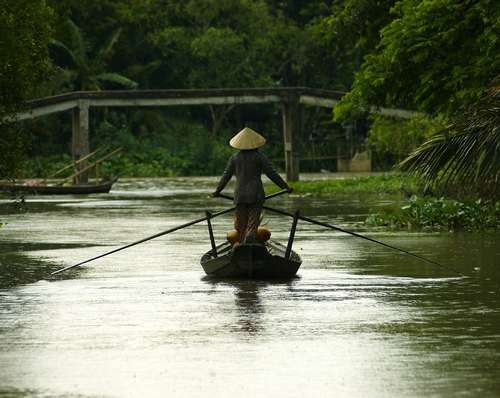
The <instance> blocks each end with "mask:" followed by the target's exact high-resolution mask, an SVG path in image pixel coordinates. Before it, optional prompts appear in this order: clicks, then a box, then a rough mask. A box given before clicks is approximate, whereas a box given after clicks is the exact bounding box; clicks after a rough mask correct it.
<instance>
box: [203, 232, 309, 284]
mask: <svg viewBox="0 0 500 398" xmlns="http://www.w3.org/2000/svg"><path fill="white" fill-rule="evenodd" d="M286 249H287V248H286V247H285V246H283V245H282V244H280V243H278V242H275V241H268V242H266V244H258V243H255V244H245V243H244V244H241V245H239V246H237V247H235V248H234V249H233V248H232V246H231V244H230V243H224V244H222V245H220V246H218V247H217V255H216V256H215V255H214V251H213V249H212V250H210V251H208V252H207V253H205V254H204V255H203V256H202V258H201V261H200V263H201V265H202V267H203V269H204V271H205V272H206V274H207V275H209V276H212V277H217V278H251V279H276V278H290V277H293V276H295V274H296V273H297V271H298V270H299V268H300V266H301V264H302V260H301V258H300V256H299V255H298V254H297V253H296V252H294V251H293V250H290V252H289V255H288V257H287V255H286V251H287V250H286Z"/></svg>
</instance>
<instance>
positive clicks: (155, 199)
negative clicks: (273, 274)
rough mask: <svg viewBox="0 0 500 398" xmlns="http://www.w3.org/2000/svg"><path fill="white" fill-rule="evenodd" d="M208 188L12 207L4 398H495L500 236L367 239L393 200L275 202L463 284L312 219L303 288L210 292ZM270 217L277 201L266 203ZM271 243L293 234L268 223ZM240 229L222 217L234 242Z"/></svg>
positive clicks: (2, 327)
mask: <svg viewBox="0 0 500 398" xmlns="http://www.w3.org/2000/svg"><path fill="white" fill-rule="evenodd" d="M214 185H215V180H214V179H210V178H185V179H158V180H132V181H124V182H120V183H119V184H117V185H116V186H115V188H114V190H113V191H112V192H111V193H110V194H109V195H94V196H89V197H78V196H72V197H55V196H53V197H35V198H28V200H27V203H26V205H25V210H26V211H25V212H23V213H19V212H16V211H14V209H13V205H12V203H11V202H10V201H8V200H3V201H1V202H0V218H1V221H4V222H5V221H6V222H7V223H8V224H7V225H6V226H4V227H3V228H2V229H0V397H16V398H17V397H68V396H75V397H76V396H77V397H166V396H168V397H197V396H203V397H264V396H266V397H267V396H268V397H287V398H291V397H329V396H332V397H424V396H425V397H456V396H464V397H479V396H481V397H498V396H500V291H499V284H500V271H499V269H500V268H499V265H500V248H499V242H500V234H498V233H496V234H495V233H489V234H487V233H485V234H470V233H469V234H467V233H462V234H459V233H415V232H413V233H410V232H398V233H388V232H382V231H373V230H372V231H363V225H362V223H361V221H362V220H363V219H364V218H365V216H366V214H367V213H368V212H369V211H370V209H371V210H374V209H375V210H376V208H377V207H378V206H382V205H384V204H386V203H387V200H386V199H384V198H376V197H375V198H373V197H372V198H359V197H350V198H347V197H336V198H325V197H321V198H318V197H316V198H313V197H310V196H304V197H300V196H298V195H291V196H288V197H280V198H275V199H272V204H273V205H274V206H275V207H278V208H281V209H285V210H288V211H293V210H294V209H296V208H300V209H302V212H303V214H305V215H308V216H310V217H313V218H314V217H316V218H318V219H320V220H323V221H328V222H331V223H335V224H337V225H339V226H341V227H344V228H347V229H354V230H357V231H363V233H366V234H367V235H369V236H371V237H373V238H375V239H378V240H382V241H384V242H387V243H389V244H392V245H395V246H399V247H402V248H405V249H407V250H410V251H413V252H415V253H417V254H419V255H423V256H427V257H429V258H430V259H432V260H434V261H438V262H440V263H442V264H444V265H446V266H447V267H451V268H453V269H455V270H458V271H460V272H462V273H464V274H466V275H468V276H467V277H461V276H457V275H456V274H455V273H453V272H452V271H449V270H447V269H440V268H437V267H434V266H432V265H429V264H426V263H424V262H421V261H418V260H415V259H412V258H410V257H407V256H403V255H399V254H397V253H395V252H393V251H390V250H388V249H385V248H384V247H381V246H377V245H375V244H373V243H370V242H367V241H363V240H360V239H357V238H354V237H352V236H349V235H343V234H341V233H337V232H333V231H329V230H324V229H322V228H321V227H316V226H313V225H306V224H304V223H299V228H298V232H297V237H296V241H295V244H294V248H295V250H296V251H297V252H298V253H299V254H300V255H301V256H302V259H303V265H302V267H301V269H300V270H299V276H298V277H297V278H295V279H292V280H288V281H277V282H252V281H247V282H245V281H211V280H208V279H207V278H206V277H204V273H203V270H202V268H201V266H200V265H199V259H200V256H201V254H202V253H203V252H205V251H207V250H208V249H209V243H208V237H207V230H206V225H205V224H199V225H195V226H193V227H190V228H188V229H184V230H181V231H179V232H176V233H174V234H172V235H167V236H164V237H161V238H159V239H156V240H153V241H150V242H148V243H143V244H141V245H138V246H135V247H133V248H130V249H128V250H125V251H123V252H121V253H117V254H114V255H112V256H109V257H106V258H103V259H100V260H97V261H95V262H92V263H90V264H88V266H86V267H84V268H79V269H75V270H73V271H70V272H68V273H65V274H62V275H61V276H60V277H57V278H55V277H53V278H49V277H48V275H49V273H50V272H51V271H54V270H56V269H58V268H60V267H63V266H67V265H71V264H73V263H75V262H78V261H81V260H83V259H86V258H89V257H92V256H95V255H97V254H100V253H102V252H104V251H107V250H110V249H112V248H115V247H117V246H119V245H123V244H126V243H129V242H131V241H134V240H138V239H141V238H143V237H146V236H149V235H153V234H155V233H157V232H160V231H163V230H166V229H169V228H171V227H173V226H176V225H178V224H182V223H184V222H186V221H189V220H192V219H195V218H199V217H203V216H204V211H205V209H210V210H213V211H217V210H222V209H224V208H226V207H227V206H228V203H226V202H224V201H223V200H222V199H212V198H207V194H208V193H209V192H211V191H212V190H213V187H214ZM269 205H271V203H270V202H269ZM265 220H266V221H267V222H268V225H269V227H270V228H271V230H272V233H273V238H275V239H277V240H280V241H283V242H284V241H286V239H287V235H288V231H289V228H290V225H291V221H290V220H288V219H283V218H280V217H277V216H274V215H272V214H269V213H266V214H265ZM230 226H231V216H230V215H228V216H223V217H220V218H218V219H215V220H214V228H215V233H216V238H217V240H218V241H219V242H221V241H222V239H223V237H224V235H225V232H226V231H227V230H228V229H229V228H230Z"/></svg>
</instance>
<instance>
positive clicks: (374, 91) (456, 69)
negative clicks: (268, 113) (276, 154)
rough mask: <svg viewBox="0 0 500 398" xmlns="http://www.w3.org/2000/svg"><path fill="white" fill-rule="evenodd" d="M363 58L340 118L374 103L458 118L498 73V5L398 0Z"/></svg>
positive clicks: (480, 0)
mask: <svg viewBox="0 0 500 398" xmlns="http://www.w3.org/2000/svg"><path fill="white" fill-rule="evenodd" d="M391 13H392V16H393V19H392V21H391V22H390V23H389V24H388V25H386V26H385V27H383V28H382V29H381V30H380V37H381V38H380V42H379V43H378V45H377V47H376V49H375V50H374V51H373V52H371V53H369V54H368V55H366V56H365V58H364V62H363V64H362V66H361V69H360V71H359V72H357V73H356V75H355V80H354V83H353V87H352V90H351V91H350V93H349V94H348V95H347V96H346V97H345V98H344V99H343V100H342V102H341V104H340V106H338V107H337V108H336V109H335V118H336V119H337V120H343V119H349V118H352V117H356V116H359V115H360V114H363V112H366V111H367V110H369V108H370V107H371V106H372V105H384V106H393V107H401V108H406V109H416V110H420V111H424V112H427V113H429V114H444V115H448V116H451V115H454V114H456V113H457V112H459V111H460V109H462V108H463V107H464V106H466V105H469V104H471V103H473V102H474V101H476V100H477V99H478V98H479V96H480V95H481V93H482V91H483V89H484V87H486V86H487V85H488V83H489V82H490V81H491V80H492V79H493V78H494V77H495V76H496V74H498V71H499V70H500V40H498V37H499V32H500V3H498V1H495V0H474V1H473V0H466V1H463V0H400V1H397V2H396V3H395V5H394V7H393V8H392V9H391Z"/></svg>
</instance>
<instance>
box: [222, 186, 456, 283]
mask: <svg viewBox="0 0 500 398" xmlns="http://www.w3.org/2000/svg"><path fill="white" fill-rule="evenodd" d="M221 197H222V198H225V199H232V198H230V197H228V196H225V195H221ZM262 208H263V209H266V210H269V211H272V212H274V213H277V214H281V215H284V216H288V217H292V218H293V217H294V215H293V214H292V213H288V212H286V211H283V210H279V209H274V208H272V207H269V206H262ZM299 219H300V220H302V221H307V222H309V223H311V224H316V225H319V226H322V227H325V228H329V229H333V230H336V231H340V232H344V233H346V234H349V235H352V236H356V237H358V238H361V239H365V240H368V241H370V242H373V243H378V244H379V245H382V246H385V247H387V248H389V249H392V250H396V251H399V252H401V253H404V254H407V255H409V256H412V257H415V258H418V259H420V260H423V261H426V262H428V263H429V264H433V265H437V266H438V267H441V268H443V269H446V270H449V271H453V272H455V273H456V274H458V275H460V276H465V275H464V274H462V273H461V272H459V271H457V270H455V269H453V268H451V267H446V266H444V265H442V264H439V263H438V262H436V261H433V260H429V259H428V258H425V257H423V256H419V255H418V254H415V253H412V252H409V251H407V250H403V249H400V248H399V247H396V246H392V245H389V244H387V243H384V242H380V241H378V240H376V239H373V238H369V237H368V236H364V235H361V234H358V233H356V232H352V231H348V230H346V229H343V228H340V227H336V226H335V225H332V224H328V223H325V222H322V221H317V220H313V219H312V218H309V217H304V216H299Z"/></svg>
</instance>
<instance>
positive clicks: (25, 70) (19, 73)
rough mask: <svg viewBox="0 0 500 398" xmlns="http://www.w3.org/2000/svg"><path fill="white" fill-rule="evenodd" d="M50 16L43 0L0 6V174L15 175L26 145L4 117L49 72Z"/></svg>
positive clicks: (31, 94)
mask: <svg viewBox="0 0 500 398" xmlns="http://www.w3.org/2000/svg"><path fill="white" fill-rule="evenodd" d="M52 18H53V14H52V10H51V9H50V8H49V7H48V6H47V5H46V3H45V1H43V0H18V1H7V2H3V4H2V7H0V147H1V148H2V150H1V151H0V178H12V177H14V176H15V174H16V171H17V169H18V167H19V163H20V161H21V159H22V157H23V154H24V149H25V146H26V143H25V140H24V139H23V136H22V135H21V133H20V131H18V130H17V129H16V128H15V126H14V125H10V124H9V123H7V122H6V119H5V118H6V117H7V116H8V115H10V114H12V113H14V112H16V111H19V110H21V109H22V108H23V103H24V101H25V100H27V99H29V98H32V97H33V96H34V95H35V93H36V92H37V87H38V85H39V82H40V81H43V80H45V79H46V78H47V76H48V75H49V74H50V72H51V65H50V60H49V58H48V54H47V43H48V42H49V39H50V35H51V28H50V21H51V20H52Z"/></svg>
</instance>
